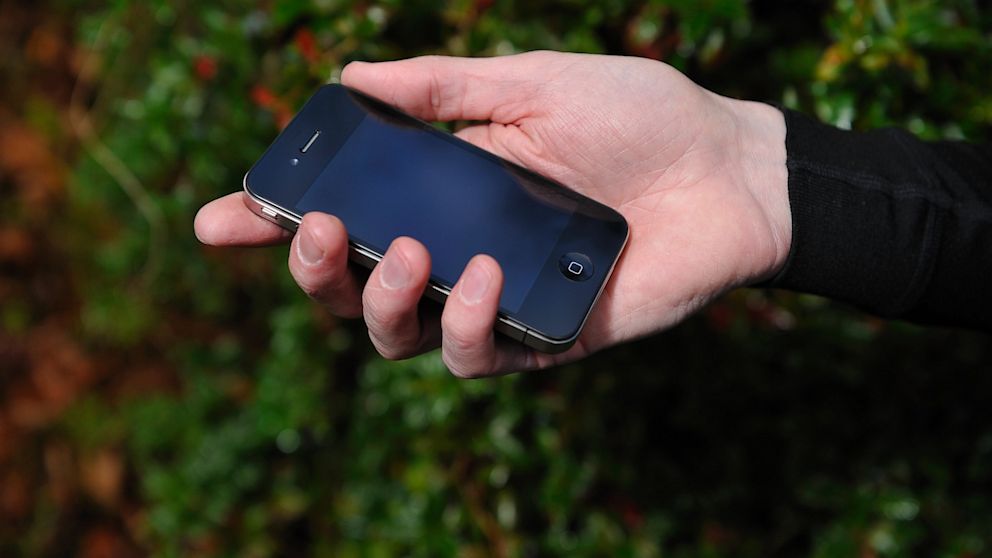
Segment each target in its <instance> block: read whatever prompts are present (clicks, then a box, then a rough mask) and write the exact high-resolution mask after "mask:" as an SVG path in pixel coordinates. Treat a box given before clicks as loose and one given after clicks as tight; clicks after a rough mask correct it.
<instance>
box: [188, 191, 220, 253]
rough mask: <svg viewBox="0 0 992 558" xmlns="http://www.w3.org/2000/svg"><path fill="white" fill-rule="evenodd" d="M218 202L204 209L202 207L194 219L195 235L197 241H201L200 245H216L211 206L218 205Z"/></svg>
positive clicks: (209, 204)
mask: <svg viewBox="0 0 992 558" xmlns="http://www.w3.org/2000/svg"><path fill="white" fill-rule="evenodd" d="M216 202H217V200H213V201H211V202H209V203H207V204H206V205H204V206H203V207H201V208H200V209H199V210H198V211H197V212H196V216H195V217H193V234H195V235H196V239H197V240H199V241H200V244H206V245H208V246H211V245H213V244H214V242H213V239H214V236H215V231H214V227H215V222H214V220H213V219H211V213H212V209H211V207H210V206H211V205H213V204H214V203H216Z"/></svg>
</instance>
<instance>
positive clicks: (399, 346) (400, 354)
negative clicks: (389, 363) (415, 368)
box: [369, 330, 417, 360]
mask: <svg viewBox="0 0 992 558" xmlns="http://www.w3.org/2000/svg"><path fill="white" fill-rule="evenodd" d="M369 339H370V340H371V341H372V346H373V347H375V350H376V352H378V353H379V355H380V356H382V358H384V359H386V360H403V359H405V358H410V357H412V356H414V355H416V354H417V352H416V347H414V346H412V345H409V344H404V343H396V342H391V343H387V342H385V341H383V340H382V339H381V338H380V337H379V336H378V335H376V334H375V332H373V331H372V330H369Z"/></svg>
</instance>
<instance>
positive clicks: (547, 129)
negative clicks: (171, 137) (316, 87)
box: [195, 52, 792, 378]
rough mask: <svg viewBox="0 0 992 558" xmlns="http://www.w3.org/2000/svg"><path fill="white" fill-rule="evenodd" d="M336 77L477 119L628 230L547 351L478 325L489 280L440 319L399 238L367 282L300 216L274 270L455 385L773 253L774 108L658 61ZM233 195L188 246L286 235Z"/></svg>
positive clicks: (651, 326) (739, 273) (400, 68)
mask: <svg viewBox="0 0 992 558" xmlns="http://www.w3.org/2000/svg"><path fill="white" fill-rule="evenodd" d="M341 81H342V82H343V83H344V84H345V85H348V86H351V87H354V88H356V89H359V90H361V91H364V92H366V93H368V94H369V95H372V96H374V97H378V98H380V99H382V100H384V101H386V102H388V103H391V104H393V105H396V106H398V107H400V108H401V109H402V110H405V111H407V112H409V113H412V114H414V115H415V116H418V117H420V118H423V119H425V120H433V121H449V120H472V121H479V122H482V123H481V124H476V125H473V126H470V127H467V128H465V129H463V130H461V131H460V132H458V135H459V136H460V137H462V138H463V139H465V140H468V141H470V142H472V143H474V144H476V145H478V146H480V147H482V148H483V149H487V150H489V151H491V152H493V153H496V154H497V155H499V156H501V157H504V158H506V159H509V160H511V161H514V162H516V163H519V164H521V165H523V166H525V167H527V168H530V169H532V170H534V171H537V172H538V173H541V174H544V175H546V176H549V177H551V178H553V179H555V180H558V181H560V182H562V183H564V184H567V185H569V186H570V187H572V188H574V189H575V190H577V191H579V192H581V193H582V194H585V195H586V196H589V197H590V198H593V199H595V200H597V201H599V202H601V203H604V204H606V205H608V206H610V207H612V208H614V209H616V210H617V211H619V212H620V213H621V214H622V215H623V216H624V217H625V218H626V219H627V221H628V223H629V225H630V240H629V243H628V245H627V248H626V250H625V251H624V253H623V255H622V257H621V259H620V261H619V262H618V264H617V266H616V268H615V271H614V274H613V276H612V278H611V279H610V281H609V283H608V284H607V286H606V288H605V290H604V292H603V295H602V296H601V298H600V300H599V302H598V303H597V305H596V307H595V308H594V310H593V312H592V314H591V315H590V317H589V320H588V322H587V323H586V327H585V329H584V330H583V332H582V334H581V336H580V337H579V339H578V341H577V342H576V344H575V346H574V347H572V348H571V349H570V350H568V351H567V352H565V353H562V354H559V355H547V354H542V353H539V352H536V351H533V350H531V349H528V348H526V347H524V346H522V345H520V344H518V343H513V342H510V341H508V340H506V339H503V338H501V337H498V336H496V335H495V334H494V333H493V324H494V322H495V319H496V311H497V305H498V301H499V294H500V289H501V287H502V281H503V276H502V273H501V271H500V268H499V265H498V264H497V263H496V261H495V260H493V259H492V258H491V257H489V256H485V255H479V256H476V257H475V258H473V259H472V260H471V261H470V262H469V264H468V265H467V266H466V268H465V271H464V272H463V274H462V276H461V278H460V279H459V281H458V283H457V284H456V285H455V287H454V289H453V290H452V293H451V296H450V297H449V298H448V301H447V303H446V304H445V306H444V309H443V312H440V313H438V312H436V311H431V310H430V309H425V308H427V307H426V306H422V305H420V304H418V301H419V299H420V297H421V295H422V294H423V292H424V289H425V288H426V284H427V280H428V277H429V275H430V255H429V254H428V253H427V250H426V249H425V248H424V247H423V245H421V244H420V243H419V242H417V241H416V240H413V239H411V238H398V239H396V241H395V242H393V244H392V245H391V246H390V247H389V250H388V251H387V252H386V254H385V257H384V259H383V260H382V262H381V263H380V264H379V265H378V266H376V268H375V269H374V270H373V271H372V272H371V275H370V276H369V277H368V280H367V282H364V284H363V281H362V280H361V279H359V278H358V276H356V275H355V272H354V270H353V269H351V268H349V267H348V264H347V252H348V247H347V234H346V232H345V228H344V225H343V224H342V223H341V221H340V220H338V219H337V218H335V217H333V216H331V215H326V214H321V213H309V214H307V215H305V216H304V217H303V223H302V225H301V226H300V229H299V232H298V233H297V234H296V235H295V237H293V238H292V240H291V241H292V249H291V250H290V257H289V269H290V272H291V273H292V275H293V277H294V278H295V279H296V282H297V283H298V284H299V285H300V287H301V288H302V289H303V290H304V291H305V292H306V293H307V294H308V295H310V296H311V297H312V298H313V299H314V300H316V301H319V302H321V303H323V304H324V305H326V307H327V308H328V310H329V311H330V312H332V313H333V314H335V315H338V316H341V317H346V318H357V317H360V316H363V317H364V319H365V323H366V324H367V325H368V330H369V337H370V338H371V340H372V343H373V344H374V345H375V347H376V349H377V350H378V351H379V352H380V353H381V354H382V356H384V357H385V358H388V359H403V358H408V357H411V356H414V355H417V354H420V353H423V352H426V351H430V350H433V349H435V348H437V347H438V346H440V347H441V351H442V356H443V358H444V361H445V363H446V364H447V366H448V368H449V369H450V370H451V372H452V373H453V374H455V375H456V376H459V377H464V378H474V377H480V376H490V375H495V374H501V373H507V372H515V371H522V370H531V369H538V368H545V367H549V366H554V365H557V364H561V363H565V362H569V361H573V360H576V359H580V358H583V357H586V356H588V355H589V354H591V353H593V352H595V351H598V350H600V349H603V348H605V347H609V346H612V345H616V344H618V343H623V342H626V341H630V340H633V339H636V338H639V337H643V336H646V335H649V334H652V333H655V332H658V331H660V330H663V329H666V328H668V327H671V326H672V325H674V324H677V323H678V322H680V321H682V320H684V319H685V318H686V317H687V316H689V315H690V314H692V313H693V312H695V311H697V310H699V309H700V308H701V307H703V306H704V305H705V304H707V303H708V302H709V301H711V300H713V298H715V297H717V296H719V295H720V294H721V293H724V292H726V291H727V290H730V289H732V288H735V287H738V286H742V285H747V284H750V283H754V282H756V281H760V280H762V279H764V278H767V277H770V276H771V275H773V274H774V273H775V272H776V271H777V270H778V269H780V268H781V267H782V265H784V263H785V259H786V257H787V255H788V253H789V249H790V242H791V238H792V221H791V212H790V209H789V200H788V190H787V171H786V166H785V159H786V155H785V123H784V120H783V117H782V114H781V113H780V112H779V111H778V110H776V109H775V108H773V107H770V106H767V105H763V104H760V103H752V102H745V101H738V100H733V99H728V98H725V97H721V96H719V95H716V94H714V93H711V92H709V91H707V90H705V89H703V88H701V87H699V86H697V85H696V84H694V83H693V82H692V81H690V80H689V79H687V78H686V77H685V76H683V75H682V74H681V73H679V72H678V71H676V70H675V69H673V68H671V67H669V66H667V65H665V64H663V63H661V62H657V61H653V60H646V59H640V58H629V57H613V56H597V55H580V54H566V53H556V52H533V53H527V54H520V55H514V56H506V57H497V58H483V59H467V58H447V57H433V56H432V57H423V58H414V59H409V60H402V61H396V62H384V63H377V64H369V63H360V62H355V63H352V64H349V65H348V66H347V67H346V68H345V69H344V72H343V74H342V76H341ZM242 196H243V194H242V193H240V192H238V193H234V194H231V195H229V196H226V197H223V198H220V199H218V200H215V201H213V202H210V203H209V204H207V205H206V206H204V207H203V208H202V209H201V210H200V212H199V214H198V215H197V217H196V222H195V229H196V234H197V236H198V237H199V239H200V240H201V241H202V242H204V243H206V244H211V245H216V246H258V245H268V244H274V243H279V242H285V241H287V240H290V238H291V235H290V234H289V233H287V232H285V231H284V230H282V229H280V228H279V227H277V226H275V225H273V224H271V223H269V222H267V221H265V220H262V219H261V218H259V217H257V216H255V215H254V214H252V213H251V212H250V210H248V209H247V207H246V206H245V204H244V200H243V197H242Z"/></svg>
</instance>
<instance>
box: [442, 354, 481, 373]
mask: <svg viewBox="0 0 992 558" xmlns="http://www.w3.org/2000/svg"><path fill="white" fill-rule="evenodd" d="M441 360H442V361H443V362H444V365H445V366H446V367H447V368H448V371H449V372H451V375H452V376H454V377H456V378H460V379H462V380H474V379H476V378H481V377H483V376H485V375H486V370H484V369H482V368H479V367H473V366H468V365H467V363H465V362H462V359H460V358H458V357H456V356H454V355H452V354H451V352H450V351H448V350H442V351H441Z"/></svg>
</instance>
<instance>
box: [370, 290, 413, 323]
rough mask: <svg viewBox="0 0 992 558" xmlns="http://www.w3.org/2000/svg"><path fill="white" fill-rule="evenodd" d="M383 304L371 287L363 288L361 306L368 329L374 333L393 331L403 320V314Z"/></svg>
mask: <svg viewBox="0 0 992 558" xmlns="http://www.w3.org/2000/svg"><path fill="white" fill-rule="evenodd" d="M389 306H390V305H388V304H385V303H384V301H383V300H382V298H381V296H379V293H378V292H376V291H372V290H371V289H365V291H364V292H363V293H362V307H363V309H364V314H365V323H366V325H368V327H369V329H370V330H372V331H375V332H376V334H381V333H383V332H388V331H394V330H396V329H398V328H399V326H400V325H401V324H402V322H403V314H402V313H401V312H397V311H396V310H395V309H392V308H390V307H389Z"/></svg>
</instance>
